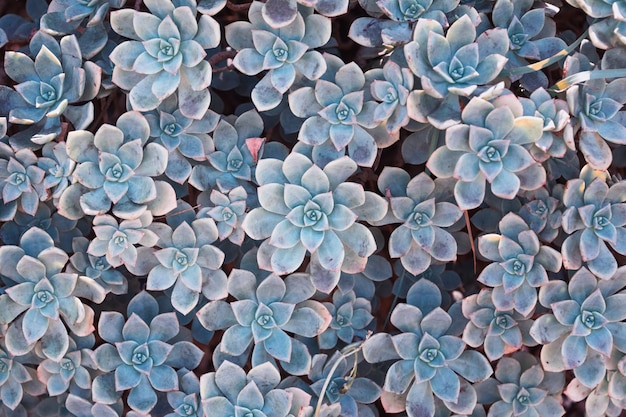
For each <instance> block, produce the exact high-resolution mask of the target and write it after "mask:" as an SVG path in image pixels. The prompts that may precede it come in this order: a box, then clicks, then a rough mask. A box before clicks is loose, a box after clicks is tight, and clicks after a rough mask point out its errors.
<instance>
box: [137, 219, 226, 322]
mask: <svg viewBox="0 0 626 417" xmlns="http://www.w3.org/2000/svg"><path fill="white" fill-rule="evenodd" d="M156 230H157V231H158V239H159V240H158V242H157V243H156V246H158V247H160V249H158V250H156V251H155V252H154V257H155V258H156V259H157V260H158V264H157V265H156V266H155V267H154V268H152V269H151V270H150V272H149V273H148V282H147V284H146V289H148V290H150V291H163V290H166V289H168V288H170V287H173V290H172V294H171V297H170V300H171V303H172V307H174V309H176V311H179V312H180V313H182V314H188V313H189V312H190V311H191V310H192V309H193V308H194V307H196V305H197V304H198V301H199V299H200V293H202V294H204V296H205V297H206V298H208V299H209V300H216V299H220V298H224V297H226V295H227V292H226V274H225V273H224V271H222V270H221V269H220V268H221V266H222V262H223V261H224V253H223V252H222V251H221V250H220V249H218V248H216V247H215V246H213V245H212V243H213V242H214V241H216V240H217V238H218V231H217V227H216V226H215V222H214V221H213V219H210V218H204V219H197V220H194V221H193V222H192V223H191V224H188V223H187V222H182V223H181V224H180V225H179V226H177V227H176V228H175V229H173V230H172V228H170V227H169V226H167V225H164V224H160V227H159V228H158V229H156Z"/></svg>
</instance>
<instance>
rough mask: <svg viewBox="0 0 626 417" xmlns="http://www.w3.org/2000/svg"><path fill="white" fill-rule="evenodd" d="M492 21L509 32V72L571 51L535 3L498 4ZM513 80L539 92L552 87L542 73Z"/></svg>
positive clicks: (509, 1)
mask: <svg viewBox="0 0 626 417" xmlns="http://www.w3.org/2000/svg"><path fill="white" fill-rule="evenodd" d="M491 20H492V21H493V24H494V26H495V27H498V28H505V29H506V30H507V34H508V37H509V51H508V52H507V54H506V57H507V58H508V62H507V66H506V68H507V69H508V68H519V67H524V66H526V65H528V61H527V59H531V60H533V61H538V60H542V59H547V58H550V57H552V56H553V55H555V54H556V53H558V52H559V51H561V50H562V49H565V48H567V44H566V43H565V42H564V41H563V40H562V39H561V38H558V37H556V36H555V27H556V26H555V25H554V22H552V19H551V18H550V17H548V16H546V9H545V8H543V7H535V8H533V2H532V0H521V1H518V0H516V1H512V0H498V1H496V3H495V4H494V6H493V13H492V16H491ZM510 78H511V80H513V81H516V80H520V82H521V83H522V85H524V86H525V87H526V88H528V89H531V90H535V89H537V88H541V87H543V88H545V87H547V86H548V78H547V77H546V75H545V74H544V73H543V72H542V71H534V72H530V73H527V74H524V75H512V76H511V77H510Z"/></svg>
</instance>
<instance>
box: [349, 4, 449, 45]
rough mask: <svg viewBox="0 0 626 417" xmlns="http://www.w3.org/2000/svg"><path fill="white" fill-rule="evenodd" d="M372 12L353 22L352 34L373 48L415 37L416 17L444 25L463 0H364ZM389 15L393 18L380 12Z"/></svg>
mask: <svg viewBox="0 0 626 417" xmlns="http://www.w3.org/2000/svg"><path fill="white" fill-rule="evenodd" d="M360 3H361V5H362V6H363V8H365V9H366V10H367V11H368V14H369V15H370V16H376V17H359V18H357V19H355V20H354V22H352V25H351V26H350V33H349V35H348V36H350V38H352V39H353V40H354V41H355V42H356V43H358V44H360V45H363V46H366V47H373V48H380V47H382V46H383V45H387V46H398V45H403V44H405V43H407V42H409V41H410V40H411V33H412V31H413V26H414V23H415V22H416V21H419V20H421V19H430V20H434V21H437V22H439V23H440V24H441V26H443V27H447V26H448V16H446V15H451V14H452V13H453V12H454V10H455V9H457V8H458V7H459V0H434V1H433V0H370V1H361V2H360ZM383 15H386V17H389V19H391V20H389V19H381V18H379V17H378V16H383Z"/></svg>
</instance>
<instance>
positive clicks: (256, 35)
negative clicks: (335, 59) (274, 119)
mask: <svg viewBox="0 0 626 417" xmlns="http://www.w3.org/2000/svg"><path fill="white" fill-rule="evenodd" d="M263 10H264V5H263V3H261V2H259V1H254V2H252V4H251V5H250V9H249V10H248V18H249V19H250V22H235V23H231V24H230V25H228V26H227V27H226V40H227V42H228V44H229V45H230V46H231V47H233V48H234V49H235V50H237V51H238V52H237V55H236V56H235V58H234V60H233V65H234V66H235V68H237V69H238V70H239V71H241V72H242V73H244V74H246V75H256V74H259V73H261V72H263V71H266V70H267V71H268V72H267V74H265V75H264V76H263V78H262V79H261V80H260V81H259V82H258V83H257V84H256V85H255V87H254V89H253V90H252V96H251V97H252V102H253V103H254V105H255V106H256V108H257V109H258V110H259V111H267V110H271V109H273V108H275V107H276V106H278V105H279V104H280V102H281V101H282V98H283V94H285V93H286V92H287V90H289V88H290V87H291V86H292V85H293V83H294V81H295V80H296V78H297V77H302V76H304V77H306V78H308V79H309V80H316V79H318V78H319V77H320V76H321V75H322V74H323V73H324V71H326V62H325V61H324V58H323V57H322V54H320V53H319V52H317V51H309V49H314V48H318V47H320V46H322V45H324V44H326V42H328V40H329V39H330V20H329V19H328V18H326V17H324V16H320V15H317V14H313V13H312V10H311V9H308V10H305V9H302V13H303V14H301V13H297V15H296V17H295V18H294V20H293V21H291V22H290V23H288V24H287V25H285V26H281V27H280V28H274V27H272V26H271V25H270V24H268V22H266V21H265V20H264V18H265V16H266V14H264V13H263V12H262V11H263Z"/></svg>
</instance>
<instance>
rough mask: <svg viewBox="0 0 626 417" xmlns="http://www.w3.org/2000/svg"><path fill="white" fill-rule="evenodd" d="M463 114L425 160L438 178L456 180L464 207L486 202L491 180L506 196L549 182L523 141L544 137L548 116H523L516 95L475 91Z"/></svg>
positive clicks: (497, 193) (495, 190)
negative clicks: (485, 95)
mask: <svg viewBox="0 0 626 417" xmlns="http://www.w3.org/2000/svg"><path fill="white" fill-rule="evenodd" d="M461 119H462V123H461V124H457V125H454V126H451V127H449V128H448V129H446V142H445V146H441V147H439V148H437V149H436V150H435V152H433V153H432V155H431V156H430V157H429V158H428V163H427V165H426V166H427V167H428V169H430V170H431V172H432V173H433V174H434V175H435V176H437V177H439V178H450V177H453V178H455V179H456V180H457V182H456V184H455V186H454V197H455V198H456V202H457V204H458V206H459V207H460V208H461V210H469V209H473V208H476V207H478V206H480V205H481V204H482V202H483V200H484V199H485V188H486V183H489V184H490V185H491V192H492V193H493V194H494V195H495V196H497V197H500V198H502V199H506V200H512V199H513V198H515V196H516V195H517V193H518V192H519V191H520V190H536V189H538V188H539V187H541V186H542V185H544V184H545V181H546V172H545V170H544V168H543V166H542V165H540V164H539V163H537V162H536V161H535V160H534V159H533V158H532V156H531V155H530V153H529V152H528V150H527V149H526V148H525V147H524V145H528V144H531V143H533V142H536V141H537V140H539V139H540V138H541V135H542V133H543V119H541V118H539V117H535V116H524V114H523V107H522V104H521V103H520V102H519V100H518V99H517V98H516V97H515V96H514V95H512V94H504V95H501V96H499V97H498V98H496V99H495V100H493V101H491V102H490V101H487V100H484V99H482V98H479V97H474V98H472V99H471V100H470V102H469V103H468V104H467V106H465V108H464V109H463V113H462V114H461Z"/></svg>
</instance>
